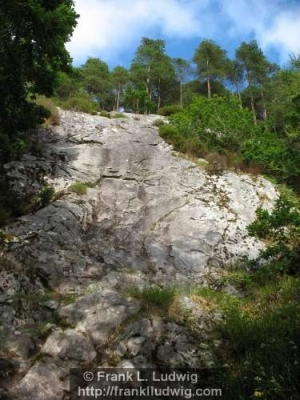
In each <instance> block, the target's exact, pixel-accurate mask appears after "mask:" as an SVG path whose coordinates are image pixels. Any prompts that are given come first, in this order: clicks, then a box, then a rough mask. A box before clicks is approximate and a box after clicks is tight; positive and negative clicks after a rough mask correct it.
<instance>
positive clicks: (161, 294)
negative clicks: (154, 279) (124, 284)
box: [129, 286, 176, 309]
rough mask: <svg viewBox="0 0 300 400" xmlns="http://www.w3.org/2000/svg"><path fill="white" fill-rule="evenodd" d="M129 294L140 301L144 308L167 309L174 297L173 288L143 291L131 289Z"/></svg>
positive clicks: (156, 288)
mask: <svg viewBox="0 0 300 400" xmlns="http://www.w3.org/2000/svg"><path fill="white" fill-rule="evenodd" d="M129 294H130V295H131V296H132V297H134V298H136V299H138V300H141V301H142V303H143V304H144V306H145V307H149V306H150V307H151V306H154V307H159V308H163V309H167V308H168V307H169V306H170V305H171V303H172V302H173V300H174V299H175V296H176V290H175V289H174V288H170V287H167V288H160V287H156V286H155V287H147V288H144V289H139V288H132V289H129Z"/></svg>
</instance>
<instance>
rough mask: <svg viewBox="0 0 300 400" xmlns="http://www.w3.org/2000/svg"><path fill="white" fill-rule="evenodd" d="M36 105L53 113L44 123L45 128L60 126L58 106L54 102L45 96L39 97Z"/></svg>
mask: <svg viewBox="0 0 300 400" xmlns="http://www.w3.org/2000/svg"><path fill="white" fill-rule="evenodd" d="M35 101H36V103H37V104H38V105H40V106H43V107H45V108H47V109H48V110H49V111H50V112H51V116H50V117H49V118H48V119H47V120H46V121H45V122H44V124H43V127H48V126H51V125H59V124H60V116H59V112H58V109H57V107H56V105H55V104H54V103H53V101H52V100H51V99H49V98H47V97H45V96H38V97H37V98H36V100H35Z"/></svg>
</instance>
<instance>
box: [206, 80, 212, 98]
mask: <svg viewBox="0 0 300 400" xmlns="http://www.w3.org/2000/svg"><path fill="white" fill-rule="evenodd" d="M207 96H208V98H209V99H210V98H211V84H210V78H207Z"/></svg>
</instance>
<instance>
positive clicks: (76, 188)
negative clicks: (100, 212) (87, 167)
mask: <svg viewBox="0 0 300 400" xmlns="http://www.w3.org/2000/svg"><path fill="white" fill-rule="evenodd" d="M87 188H88V185H87V184H86V183H83V182H76V183H73V184H72V185H70V186H69V190H70V191H71V192H74V193H77V194H86V191H87Z"/></svg>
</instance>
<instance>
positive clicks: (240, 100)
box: [238, 92, 243, 110]
mask: <svg viewBox="0 0 300 400" xmlns="http://www.w3.org/2000/svg"><path fill="white" fill-rule="evenodd" d="M238 98H239V103H240V109H241V110H242V109H243V103H242V96H241V93H240V92H238Z"/></svg>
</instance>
